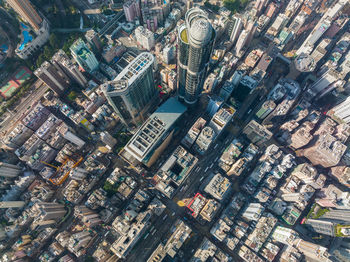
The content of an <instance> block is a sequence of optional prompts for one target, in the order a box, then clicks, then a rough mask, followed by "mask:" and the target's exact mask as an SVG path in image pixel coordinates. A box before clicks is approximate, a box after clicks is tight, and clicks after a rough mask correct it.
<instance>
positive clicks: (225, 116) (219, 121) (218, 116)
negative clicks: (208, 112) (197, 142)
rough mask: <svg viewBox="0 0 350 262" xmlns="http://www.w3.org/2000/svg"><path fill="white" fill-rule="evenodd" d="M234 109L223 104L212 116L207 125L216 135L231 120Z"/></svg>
mask: <svg viewBox="0 0 350 262" xmlns="http://www.w3.org/2000/svg"><path fill="white" fill-rule="evenodd" d="M235 112H236V110H235V109H234V108H233V107H230V106H228V105H226V104H224V105H223V106H222V107H221V108H220V109H219V110H218V111H217V112H216V113H215V115H214V116H213V117H212V119H211V120H210V122H209V126H210V127H211V128H212V129H213V130H214V132H215V133H216V135H217V136H218V135H220V134H221V132H222V131H223V130H224V129H225V127H226V126H227V125H228V124H229V123H230V122H231V120H232V118H233V115H234V114H235Z"/></svg>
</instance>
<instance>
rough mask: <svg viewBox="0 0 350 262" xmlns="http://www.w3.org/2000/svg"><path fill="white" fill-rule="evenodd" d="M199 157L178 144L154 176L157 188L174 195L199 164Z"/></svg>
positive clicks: (168, 194)
mask: <svg viewBox="0 0 350 262" xmlns="http://www.w3.org/2000/svg"><path fill="white" fill-rule="evenodd" d="M197 161H198V159H197V158H196V157H194V156H193V155H192V154H190V153H188V152H187V151H186V150H185V149H184V148H183V147H181V146H178V147H177V148H176V149H175V151H174V152H173V153H172V155H171V156H170V157H169V158H168V160H167V161H166V162H165V163H164V164H163V165H162V166H161V168H160V169H159V170H158V172H157V173H156V174H155V175H154V176H153V181H154V183H155V184H156V186H155V188H156V189H158V190H159V191H160V192H162V193H163V194H164V195H166V196H167V197H169V198H172V197H173V194H174V193H175V192H176V188H179V187H180V186H181V185H182V184H183V182H184V181H185V180H186V179H187V177H188V175H189V174H190V173H191V171H192V170H193V168H194V166H195V165H196V164H197Z"/></svg>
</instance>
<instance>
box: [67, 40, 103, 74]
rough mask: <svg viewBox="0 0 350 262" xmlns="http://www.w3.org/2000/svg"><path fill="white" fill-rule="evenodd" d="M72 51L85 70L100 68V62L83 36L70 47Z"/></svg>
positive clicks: (90, 70)
mask: <svg viewBox="0 0 350 262" xmlns="http://www.w3.org/2000/svg"><path fill="white" fill-rule="evenodd" d="M70 51H71V52H72V56H73V57H74V59H75V60H76V61H77V63H78V64H79V65H80V66H81V67H82V68H83V69H84V70H85V71H88V72H89V73H91V72H92V71H95V70H96V69H97V68H98V65H99V63H98V61H97V59H96V57H95V55H94V53H93V52H91V51H90V50H89V48H88V47H87V45H86V44H85V43H84V41H83V40H82V39H81V38H79V39H78V40H77V41H75V42H74V44H73V45H72V46H71V47H70Z"/></svg>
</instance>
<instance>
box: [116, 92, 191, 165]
mask: <svg viewBox="0 0 350 262" xmlns="http://www.w3.org/2000/svg"><path fill="white" fill-rule="evenodd" d="M185 111H186V107H185V106H184V105H182V104H181V103H180V102H178V101H176V98H173V97H172V98H169V99H168V100H167V101H166V102H165V103H164V104H162V105H161V106H160V107H159V108H158V109H157V110H156V111H155V112H154V113H153V114H152V115H151V116H150V117H149V118H148V119H147V121H146V122H145V123H144V124H143V125H142V126H141V127H140V128H139V129H138V131H137V132H136V133H135V135H134V136H133V137H132V138H131V139H130V141H129V142H128V143H127V145H126V146H125V147H124V150H123V151H121V152H120V155H121V156H122V157H123V158H124V159H125V160H126V161H128V162H130V163H143V164H144V165H146V166H147V167H150V166H152V165H153V164H154V162H155V161H156V160H157V159H158V157H159V155H160V154H161V153H162V152H163V150H164V149H165V148H166V147H167V146H168V144H169V143H170V141H171V139H172V137H173V136H174V133H175V127H176V124H177V123H178V120H179V119H180V118H181V116H182V114H183V113H185Z"/></svg>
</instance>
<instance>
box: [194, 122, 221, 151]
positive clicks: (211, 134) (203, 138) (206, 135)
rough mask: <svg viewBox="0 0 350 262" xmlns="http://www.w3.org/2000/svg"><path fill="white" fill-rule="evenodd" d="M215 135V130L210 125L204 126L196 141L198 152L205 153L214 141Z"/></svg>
mask: <svg viewBox="0 0 350 262" xmlns="http://www.w3.org/2000/svg"><path fill="white" fill-rule="evenodd" d="M215 137H216V134H215V131H214V130H213V129H212V128H211V127H210V126H206V127H204V128H203V129H202V131H201V133H200V134H199V136H198V138H197V141H196V149H197V151H198V153H200V154H204V153H205V152H206V151H207V150H208V148H209V147H210V145H211V144H212V142H213V141H214V139H215Z"/></svg>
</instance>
